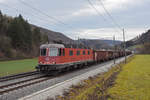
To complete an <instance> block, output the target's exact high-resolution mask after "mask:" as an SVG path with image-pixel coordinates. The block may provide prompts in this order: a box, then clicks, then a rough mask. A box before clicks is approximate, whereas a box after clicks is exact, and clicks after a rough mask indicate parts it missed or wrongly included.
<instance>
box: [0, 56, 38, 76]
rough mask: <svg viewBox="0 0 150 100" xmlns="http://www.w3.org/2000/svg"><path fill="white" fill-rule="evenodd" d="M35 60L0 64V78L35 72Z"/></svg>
mask: <svg viewBox="0 0 150 100" xmlns="http://www.w3.org/2000/svg"><path fill="white" fill-rule="evenodd" d="M37 62H38V60H37V58H35V59H25V60H14V61H3V62H0V77H1V76H6V75H11V74H18V73H22V72H28V71H33V70H35V66H36V65H37Z"/></svg>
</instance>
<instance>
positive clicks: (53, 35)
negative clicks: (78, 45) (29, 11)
mask: <svg viewBox="0 0 150 100" xmlns="http://www.w3.org/2000/svg"><path fill="white" fill-rule="evenodd" d="M32 27H33V28H35V27H36V28H39V29H40V32H41V33H42V34H46V35H47V36H48V39H49V42H50V43H55V42H56V43H57V42H60V43H61V42H62V43H67V44H68V43H73V42H74V40H72V39H70V38H69V37H67V36H65V35H64V34H63V33H60V32H54V31H51V30H48V29H45V28H42V27H38V26H35V25H32Z"/></svg>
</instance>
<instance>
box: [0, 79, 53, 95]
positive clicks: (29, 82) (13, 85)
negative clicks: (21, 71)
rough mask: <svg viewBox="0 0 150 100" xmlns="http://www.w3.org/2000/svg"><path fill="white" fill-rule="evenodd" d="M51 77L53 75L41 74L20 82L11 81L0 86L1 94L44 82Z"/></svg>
mask: <svg viewBox="0 0 150 100" xmlns="http://www.w3.org/2000/svg"><path fill="white" fill-rule="evenodd" d="M49 79H51V77H45V76H39V77H35V78H31V79H27V80H23V81H19V82H14V83H10V84H7V85H2V86H0V95H3V94H5V93H9V92H11V91H14V90H17V89H20V88H24V87H27V86H30V85H34V84H37V83H40V82H44V81H46V80H49Z"/></svg>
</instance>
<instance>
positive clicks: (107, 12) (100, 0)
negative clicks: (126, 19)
mask: <svg viewBox="0 0 150 100" xmlns="http://www.w3.org/2000/svg"><path fill="white" fill-rule="evenodd" d="M98 1H99V2H100V4H101V5H102V7H103V9H104V10H105V12H106V14H107V15H108V16H109V17H110V19H111V20H112V22H113V23H114V24H115V25H116V26H117V27H118V28H119V29H120V30H122V28H121V27H120V25H119V24H118V23H117V22H116V20H115V19H114V18H113V17H112V15H111V14H110V13H109V11H108V10H107V9H106V7H105V5H104V4H103V2H102V0H98Z"/></svg>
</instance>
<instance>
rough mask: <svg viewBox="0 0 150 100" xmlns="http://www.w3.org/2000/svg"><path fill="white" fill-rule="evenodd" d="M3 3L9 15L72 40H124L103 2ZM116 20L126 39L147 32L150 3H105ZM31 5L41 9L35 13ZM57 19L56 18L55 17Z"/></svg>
mask: <svg viewBox="0 0 150 100" xmlns="http://www.w3.org/2000/svg"><path fill="white" fill-rule="evenodd" d="M22 1H24V2H25V4H26V5H25V4H24V3H23V2H21V0H0V9H1V11H2V12H3V13H4V14H7V15H9V16H18V14H22V15H23V17H24V18H25V19H26V20H28V21H29V22H30V23H32V24H35V25H38V26H41V27H44V28H47V29H50V30H53V31H57V32H62V33H64V34H65V35H67V36H68V37H71V38H72V39H77V38H78V37H79V38H86V39H101V38H104V39H112V37H113V35H115V36H116V39H118V40H122V31H121V30H120V29H119V28H117V27H116V24H114V22H113V21H112V19H111V17H110V16H108V14H107V13H106V12H105V10H104V9H103V7H102V5H101V3H100V2H99V0H90V1H91V2H92V3H93V5H94V7H96V9H97V10H98V11H99V15H98V14H97V12H96V11H95V9H93V8H92V6H90V4H89V3H88V0H22ZM101 1H102V2H103V4H104V6H105V8H106V9H107V11H108V12H109V13H110V14H111V16H112V17H113V19H114V20H115V22H116V23H117V24H119V26H120V27H121V28H125V33H126V40H129V39H132V38H133V37H135V36H137V35H139V34H141V33H143V32H145V31H146V30H148V29H149V26H150V23H149V22H150V21H149V18H150V6H149V5H150V0H101ZM27 4H28V5H31V6H32V7H34V8H37V9H40V11H42V12H39V11H36V10H33V9H32V8H30V7H29V6H27ZM51 17H53V18H54V19H53V18H51ZM56 20H59V21H56Z"/></svg>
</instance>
